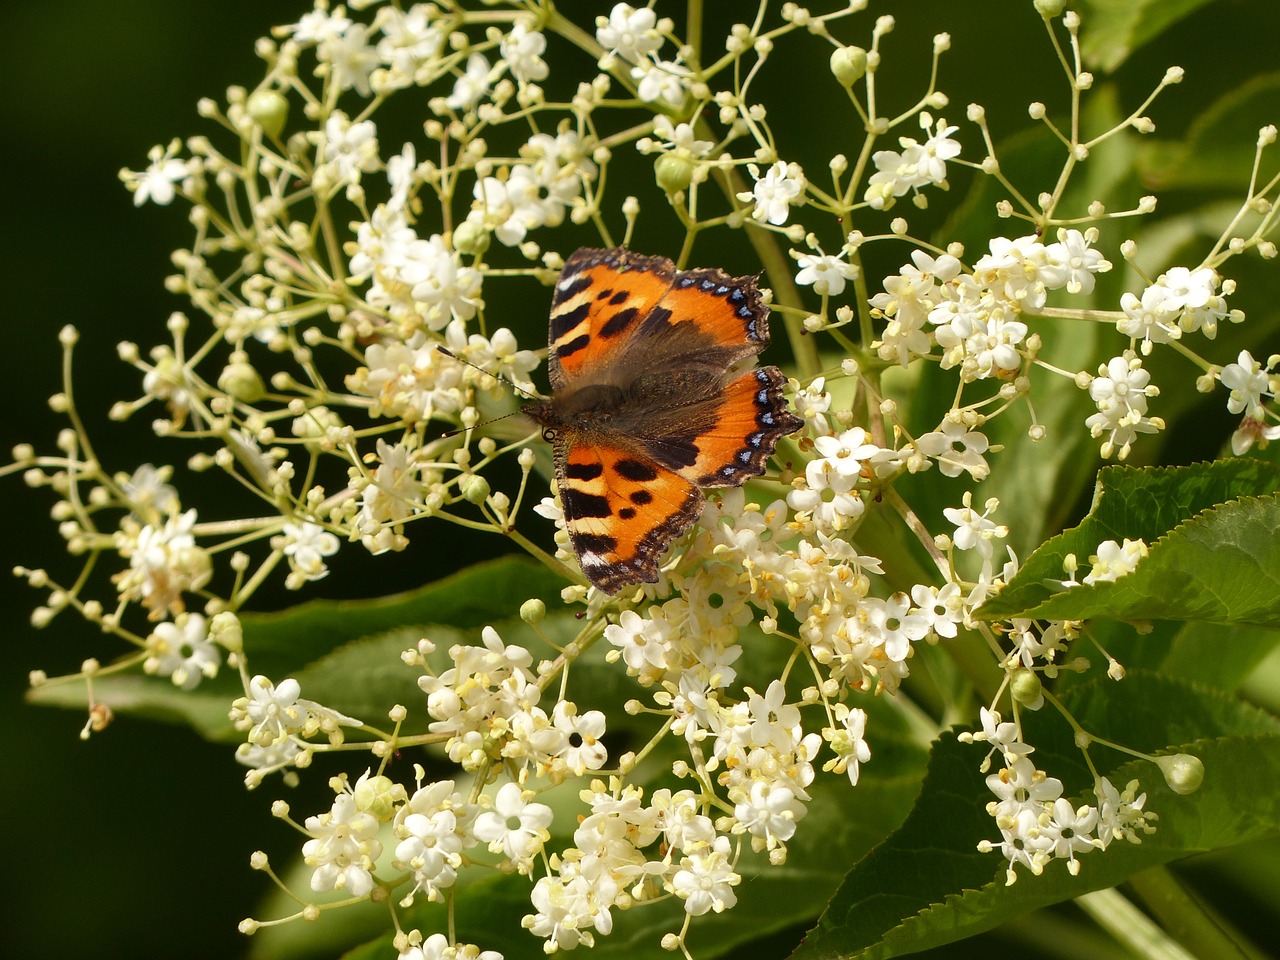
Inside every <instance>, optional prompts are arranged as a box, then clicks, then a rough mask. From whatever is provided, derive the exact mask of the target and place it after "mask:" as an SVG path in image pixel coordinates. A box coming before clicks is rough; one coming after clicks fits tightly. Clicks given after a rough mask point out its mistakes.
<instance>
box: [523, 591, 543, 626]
mask: <svg viewBox="0 0 1280 960" xmlns="http://www.w3.org/2000/svg"><path fill="white" fill-rule="evenodd" d="M546 615H547V605H546V604H545V603H543V602H542V601H541V600H539V599H538V598H537V597H534V598H533V599H532V600H526V601H525V602H524V603H522V604H521V605H520V619H521V620H523V621H524V622H525V623H528V624H534V623H541V622H542V619H543V617H545V616H546Z"/></svg>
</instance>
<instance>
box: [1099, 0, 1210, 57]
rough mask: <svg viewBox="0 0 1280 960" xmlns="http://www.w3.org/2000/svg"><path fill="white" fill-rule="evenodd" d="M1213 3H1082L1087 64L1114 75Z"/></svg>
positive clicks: (1136, 0) (1115, 0)
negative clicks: (1130, 59)
mask: <svg viewBox="0 0 1280 960" xmlns="http://www.w3.org/2000/svg"><path fill="white" fill-rule="evenodd" d="M1208 2H1209V0H1082V2H1081V13H1082V14H1083V17H1084V21H1085V29H1084V30H1083V32H1082V34H1081V38H1080V47H1081V52H1082V54H1083V56H1084V59H1085V62H1086V63H1087V64H1088V65H1089V66H1090V67H1093V68H1096V69H1101V70H1106V71H1111V70H1114V69H1116V67H1118V66H1120V64H1122V63H1124V61H1125V60H1127V59H1128V57H1129V55H1130V54H1131V53H1133V51H1135V50H1137V49H1138V48H1139V47H1141V46H1142V45H1143V44H1145V43H1149V42H1150V41H1152V40H1154V39H1155V38H1156V37H1158V36H1159V35H1160V34H1161V33H1163V32H1164V31H1165V30H1167V29H1168V28H1169V27H1171V26H1173V25H1174V24H1175V23H1177V22H1178V21H1179V20H1182V19H1184V18H1185V17H1187V15H1188V14H1191V13H1193V12H1194V11H1196V10H1198V9H1199V8H1200V7H1202V6H1204V5H1205V4H1206V3H1208Z"/></svg>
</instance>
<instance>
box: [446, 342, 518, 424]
mask: <svg viewBox="0 0 1280 960" xmlns="http://www.w3.org/2000/svg"><path fill="white" fill-rule="evenodd" d="M436 349H437V350H439V351H440V352H441V353H443V354H444V355H445V356H446V357H449V358H451V359H453V360H457V361H458V362H459V363H465V364H466V365H467V366H468V367H472V368H474V369H476V370H479V371H480V372H481V373H483V374H484V375H485V376H486V377H493V379H495V380H497V381H498V382H499V383H505V384H506V385H507V386H508V387H510V388H511V389H512V390H513V391H514V392H516V393H518V394H519V395H520V396H522V397H528V398H529V399H530V400H537V399H539V397H537V396H536V395H535V394H531V393H529V391H527V390H525V389H524V388H523V387H520V386H518V385H516V384H515V383H513V382H511V381H510V380H508V379H507V378H506V377H504V376H502V375H501V374H499V373H490V372H489V371H488V370H486V369H485V368H484V367H481V366H479V365H478V364H474V363H472V362H471V361H470V360H464V359H463V358H462V357H460V356H458V355H457V354H456V353H454V352H453V351H452V350H450V349H449V348H448V347H442V346H441V345H440V344H436ZM518 413H520V411H519V410H513V411H511V412H510V413H504V414H503V415H502V416H500V417H494V418H493V419H492V420H485V421H484V422H483V423H477V424H474V425H472V426H470V427H459V428H458V429H456V430H447V431H445V432H444V433H442V434H440V439H441V440H448V439H449V438H450V437H457V436H461V435H462V434H464V433H466V432H467V431H468V430H475V429H476V428H478V427H487V426H488V425H489V424H491V423H497V422H498V421H499V420H505V419H507V417H514V416H516V415H517V414H518Z"/></svg>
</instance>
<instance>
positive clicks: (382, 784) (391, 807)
mask: <svg viewBox="0 0 1280 960" xmlns="http://www.w3.org/2000/svg"><path fill="white" fill-rule="evenodd" d="M352 793H353V795H354V797H355V801H356V808H357V809H358V810H362V811H364V812H365V813H367V814H369V815H370V816H371V817H373V818H374V819H375V820H378V821H380V822H382V823H386V822H387V821H388V820H390V819H391V818H392V817H393V816H394V815H395V812H396V801H397V800H398V799H399V798H400V795H401V794H403V793H404V788H403V787H402V786H400V784H398V783H396V782H395V781H394V780H391V779H389V778H387V777H369V778H367V779H365V778H361V779H360V780H359V781H358V782H357V783H356V786H355V790H353V791H352Z"/></svg>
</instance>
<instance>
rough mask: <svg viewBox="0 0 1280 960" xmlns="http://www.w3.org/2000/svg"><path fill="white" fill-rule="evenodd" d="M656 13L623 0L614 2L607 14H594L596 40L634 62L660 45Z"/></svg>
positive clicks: (607, 48)
mask: <svg viewBox="0 0 1280 960" xmlns="http://www.w3.org/2000/svg"><path fill="white" fill-rule="evenodd" d="M657 22H658V15H657V14H656V13H654V12H653V11H652V10H651V9H649V8H648V7H641V8H640V9H639V10H637V9H635V8H634V7H632V6H631V5H630V4H627V3H617V4H614V7H613V9H612V10H610V11H609V18H608V19H607V20H606V19H605V18H604V17H597V18H596V40H597V41H599V43H600V46H602V47H604V48H605V49H606V50H610V51H612V52H614V53H616V54H617V55H618V56H620V57H621V58H622V59H624V60H630V61H631V62H632V63H636V62H638V61H639V60H641V59H643V58H644V57H647V56H648V55H649V54H651V53H654V52H655V51H656V50H657V49H658V48H659V47H661V46H662V37H661V35H660V34H659V33H658V31H657V29H656V24H657Z"/></svg>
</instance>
